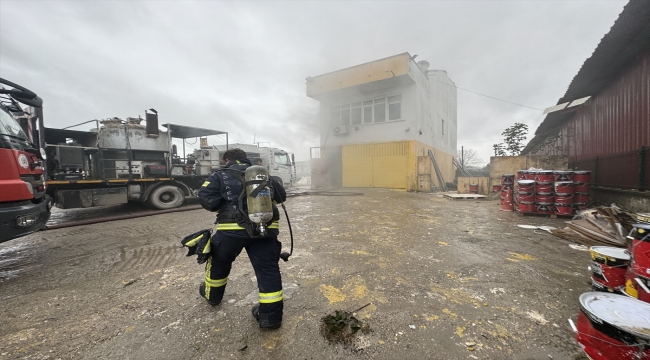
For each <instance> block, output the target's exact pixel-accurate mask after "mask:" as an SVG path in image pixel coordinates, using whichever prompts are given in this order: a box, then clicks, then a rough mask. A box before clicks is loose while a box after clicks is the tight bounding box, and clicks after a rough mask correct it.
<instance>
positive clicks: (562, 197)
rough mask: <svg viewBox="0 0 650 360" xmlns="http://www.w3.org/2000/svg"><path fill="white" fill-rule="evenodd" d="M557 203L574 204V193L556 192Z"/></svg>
mask: <svg viewBox="0 0 650 360" xmlns="http://www.w3.org/2000/svg"><path fill="white" fill-rule="evenodd" d="M555 203H556V204H562V205H572V204H573V194H555Z"/></svg>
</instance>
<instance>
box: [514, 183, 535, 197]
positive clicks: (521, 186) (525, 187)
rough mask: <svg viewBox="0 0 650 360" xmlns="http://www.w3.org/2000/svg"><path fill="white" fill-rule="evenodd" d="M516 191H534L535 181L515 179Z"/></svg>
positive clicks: (528, 192) (530, 192)
mask: <svg viewBox="0 0 650 360" xmlns="http://www.w3.org/2000/svg"><path fill="white" fill-rule="evenodd" d="M517 188H518V192H519V193H520V194H521V193H527V194H532V193H534V192H535V181H533V180H517Z"/></svg>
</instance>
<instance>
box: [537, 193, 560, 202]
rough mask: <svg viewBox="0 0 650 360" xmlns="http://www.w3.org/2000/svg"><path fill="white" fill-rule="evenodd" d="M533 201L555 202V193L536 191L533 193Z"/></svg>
mask: <svg viewBox="0 0 650 360" xmlns="http://www.w3.org/2000/svg"><path fill="white" fill-rule="evenodd" d="M535 202H536V203H541V204H553V203H554V202H555V195H553V194H552V193H551V194H549V193H537V194H535Z"/></svg>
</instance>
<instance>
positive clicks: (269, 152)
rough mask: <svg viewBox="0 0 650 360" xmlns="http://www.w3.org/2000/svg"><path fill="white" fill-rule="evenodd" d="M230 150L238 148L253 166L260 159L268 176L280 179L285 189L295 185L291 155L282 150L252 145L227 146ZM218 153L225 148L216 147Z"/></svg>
mask: <svg viewBox="0 0 650 360" xmlns="http://www.w3.org/2000/svg"><path fill="white" fill-rule="evenodd" d="M229 147H230V148H239V149H242V150H244V151H245V152H246V155H247V157H248V159H250V160H251V162H253V165H255V163H254V160H255V159H262V166H264V167H265V168H266V169H267V170H268V171H269V175H270V176H275V177H278V178H280V179H282V183H283V185H284V187H285V188H287V187H291V186H294V185H295V183H296V174H295V171H294V160H293V159H294V157H293V154H291V153H288V152H286V151H284V150H282V149H278V148H274V147H263V146H258V145H254V144H239V143H234V144H229ZM217 148H218V149H219V150H220V151H226V147H225V146H221V145H218V146H217Z"/></svg>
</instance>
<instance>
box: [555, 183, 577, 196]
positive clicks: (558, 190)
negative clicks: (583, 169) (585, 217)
mask: <svg viewBox="0 0 650 360" xmlns="http://www.w3.org/2000/svg"><path fill="white" fill-rule="evenodd" d="M573 193H574V187H573V182H572V181H557V182H555V194H556V195H559V194H573Z"/></svg>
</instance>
